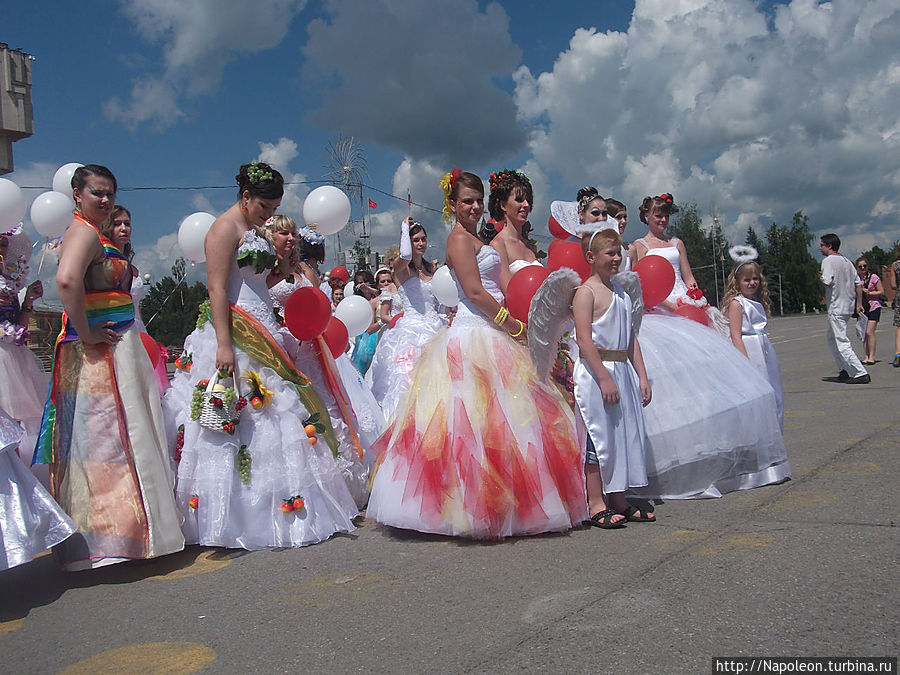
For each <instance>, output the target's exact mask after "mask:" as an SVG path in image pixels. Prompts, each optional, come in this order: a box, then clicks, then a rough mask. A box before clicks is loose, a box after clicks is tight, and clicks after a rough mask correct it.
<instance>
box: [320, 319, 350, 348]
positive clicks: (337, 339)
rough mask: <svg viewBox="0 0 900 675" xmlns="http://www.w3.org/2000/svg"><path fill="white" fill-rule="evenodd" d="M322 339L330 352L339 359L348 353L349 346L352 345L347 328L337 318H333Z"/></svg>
mask: <svg viewBox="0 0 900 675" xmlns="http://www.w3.org/2000/svg"><path fill="white" fill-rule="evenodd" d="M322 339H323V340H325V344H326V345H328V349H329V351H331V355H332V356H333V357H334V358H337V357H339V356H340V355H341V354H343V353H344V352H345V351H347V345H349V344H350V336H349V335H348V333H347V326H345V325H344V322H343V321H341V320H340V319H338V318H337V317H334V316H333V317H331V320H330V321H329V322H328V327H327V328H326V329H325V332H324V333H322Z"/></svg>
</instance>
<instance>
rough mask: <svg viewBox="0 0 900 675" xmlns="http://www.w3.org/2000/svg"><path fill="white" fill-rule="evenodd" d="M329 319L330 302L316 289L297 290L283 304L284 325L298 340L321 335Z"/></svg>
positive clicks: (304, 288)
mask: <svg viewBox="0 0 900 675" xmlns="http://www.w3.org/2000/svg"><path fill="white" fill-rule="evenodd" d="M330 319H331V301H330V300H329V299H328V296H327V295H325V294H324V293H323V292H322V291H320V290H319V289H318V288H311V287H310V286H304V287H303V288H298V289H297V290H296V291H294V292H293V293H292V294H291V297H289V298H288V299H287V302H286V303H284V325H285V326H287V327H288V330H289V331H291V334H292V335H293V336H294V337H295V338H297V339H298V340H312V339H313V338H316V337H318V336H320V335H321V334H322V331H324V330H325V329H326V328H327V327H328V321H329V320H330Z"/></svg>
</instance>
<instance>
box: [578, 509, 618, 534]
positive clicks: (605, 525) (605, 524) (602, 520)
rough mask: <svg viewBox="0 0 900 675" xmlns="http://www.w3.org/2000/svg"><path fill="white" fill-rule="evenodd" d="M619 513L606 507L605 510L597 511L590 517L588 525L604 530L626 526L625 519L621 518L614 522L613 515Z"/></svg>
mask: <svg viewBox="0 0 900 675" xmlns="http://www.w3.org/2000/svg"><path fill="white" fill-rule="evenodd" d="M617 515H619V514H618V513H616V512H615V511H613V510H612V509H606V510H605V511H600V512H599V513H595V514H594V515H592V516H591V517H590V519H589V520H588V521H587V522H588V525H593V526H594V527H599V528H601V529H603V530H618V529H619V528H622V527H625V521H624V520H619V521H617V522H615V523H614V522H612V517H613V516H617Z"/></svg>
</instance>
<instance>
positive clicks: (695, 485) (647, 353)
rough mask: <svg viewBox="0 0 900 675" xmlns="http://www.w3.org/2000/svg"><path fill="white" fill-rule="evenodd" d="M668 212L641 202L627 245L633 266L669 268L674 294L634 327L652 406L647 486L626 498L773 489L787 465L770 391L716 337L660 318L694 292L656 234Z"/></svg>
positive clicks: (669, 246)
mask: <svg viewBox="0 0 900 675" xmlns="http://www.w3.org/2000/svg"><path fill="white" fill-rule="evenodd" d="M676 210H677V209H676V206H675V204H674V200H673V198H672V195H671V194H668V193H666V194H662V195H659V196H658V197H647V198H645V199H644V201H643V203H642V204H641V208H640V217H641V220H642V221H643V222H644V223H646V224H647V235H646V236H645V237H643V238H642V239H638V240H637V241H636V242H635V244H634V251H635V254H636V258H637V260H641V259H643V258H644V256H649V255H656V256H659V257H661V258H663V259H664V260H666V261H667V262H668V263H669V264H670V265H671V266H672V268H673V269H674V271H675V287H674V289H673V291H672V293H670V295H669V297H668V300H667V301H666V302H664V303H663V305H665V306H664V307H657V308H653V310H652V311H649V312H647V313H645V314H644V317H643V320H642V322H641V330H640V339H641V348H642V351H643V356H644V364H645V366H646V368H647V374H648V375H649V377H650V385H651V386H652V387H653V403H652V404H650V405H649V406H647V408H646V409H645V411H644V424H645V427H646V430H647V455H646V462H647V479H648V485H647V487H644V488H638V489H635V490H632V494H635V495H636V496H639V497H644V498H647V499H650V498H668V499H695V498H703V497H720V496H721V495H722V494H724V493H726V492H730V491H733V490H745V489H750V488H754V487H759V486H761V485H768V484H771V483H777V482H780V481H783V480H785V479H786V478H788V477H789V476H790V464H789V463H788V461H787V456H786V453H785V449H784V441H783V439H782V436H781V425H780V424H779V421H778V406H777V402H776V398H775V392H774V390H773V389H772V386H771V385H770V384H769V382H768V380H767V379H766V378H765V377H764V376H763V375H761V374H760V373H759V371H757V370H756V368H754V366H753V365H752V364H751V363H750V362H749V361H748V360H747V359H746V358H744V356H742V355H741V354H740V353H739V352H738V351H737V350H735V349H734V348H733V347H732V345H731V344H730V343H729V341H728V340H726V339H724V338H723V336H722V335H720V334H719V333H718V332H716V331H715V330H713V329H712V328H709V327H707V326H704V325H702V324H700V323H698V322H696V321H692V320H690V319H685V318H683V317H680V316H677V315H675V314H674V313H673V312H672V311H671V309H670V308H677V306H678V304H677V303H678V301H679V300H681V301H682V302H688V301H689V300H694V298H690V297H689V296H687V291H688V290H689V289H694V288H696V286H697V284H696V282H695V281H694V276H693V274H692V273H691V268H690V265H689V264H688V261H687V257H686V254H685V253H684V244H682V243H681V241H679V240H677V239H675V238H673V237H670V236H668V235H667V234H666V228H667V227H668V225H669V216H670V214H672V213H673V212H675V211H676ZM700 297H702V294H700Z"/></svg>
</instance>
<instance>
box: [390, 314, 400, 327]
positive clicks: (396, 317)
mask: <svg viewBox="0 0 900 675" xmlns="http://www.w3.org/2000/svg"><path fill="white" fill-rule="evenodd" d="M401 316H403V312H400V313H399V314H397V315H396V316H395V317H394V318H392V319H391V322H390V323H389V324H388V328H393V327H394V324H395V323H397V320H398V319H399V318H400V317H401Z"/></svg>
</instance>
